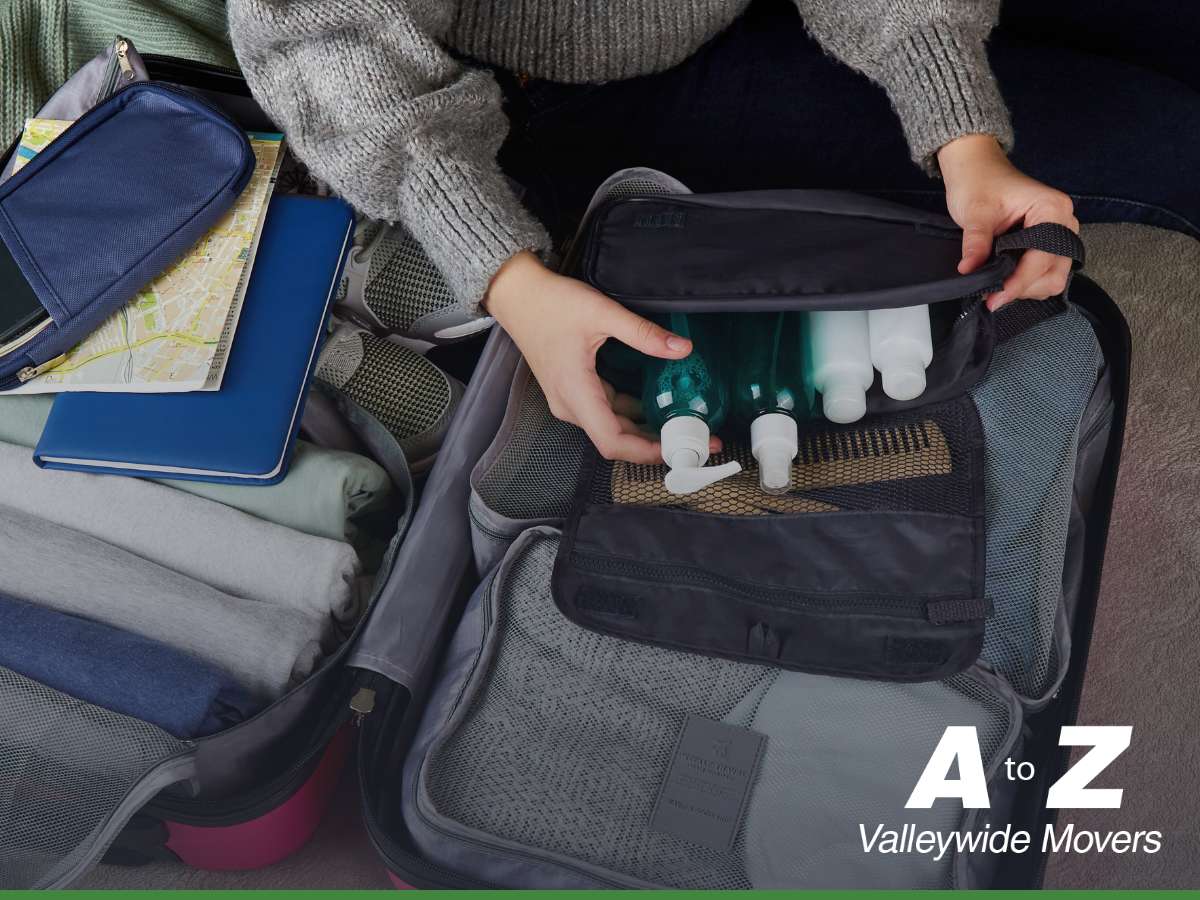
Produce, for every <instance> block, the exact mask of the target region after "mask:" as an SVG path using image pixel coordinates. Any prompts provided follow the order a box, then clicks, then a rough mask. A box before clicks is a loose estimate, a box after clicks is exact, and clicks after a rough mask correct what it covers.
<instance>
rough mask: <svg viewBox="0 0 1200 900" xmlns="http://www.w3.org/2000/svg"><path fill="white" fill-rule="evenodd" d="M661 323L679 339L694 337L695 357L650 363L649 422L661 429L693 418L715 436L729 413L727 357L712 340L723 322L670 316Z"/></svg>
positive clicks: (646, 387)
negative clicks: (679, 419)
mask: <svg viewBox="0 0 1200 900" xmlns="http://www.w3.org/2000/svg"><path fill="white" fill-rule="evenodd" d="M714 319H717V320H718V321H713V320H714ZM658 321H659V323H660V324H661V325H663V327H665V328H668V329H670V330H671V331H673V332H675V333H676V334H678V335H680V336H682V337H686V338H690V339H691V341H692V352H691V354H690V355H689V356H687V357H685V358H684V359H653V358H648V360H647V364H646V369H645V380H644V382H643V387H642V407H643V412H644V413H645V416H646V422H647V423H648V424H649V425H650V426H651V427H652V428H654V429H655V430H659V429H661V428H662V426H663V425H664V424H666V423H667V422H668V421H669V420H670V419H673V418H675V417H676V416H694V417H696V418H699V419H702V420H703V421H704V422H706V423H707V424H708V427H709V428H710V429H711V430H712V431H714V432H715V431H716V430H717V429H719V428H720V427H721V425H723V424H724V422H725V418H726V415H727V413H728V411H729V390H728V387H727V386H726V382H725V372H724V368H725V367H724V357H723V354H722V353H721V349H720V348H719V347H718V346H717V345H716V342H715V341H714V340H713V338H714V336H715V335H714V331H715V326H716V325H717V324H718V322H719V321H721V318H720V317H714V316H712V315H709V316H703V315H686V314H684V313H671V314H670V316H667V317H664V318H661V319H659V320H658Z"/></svg>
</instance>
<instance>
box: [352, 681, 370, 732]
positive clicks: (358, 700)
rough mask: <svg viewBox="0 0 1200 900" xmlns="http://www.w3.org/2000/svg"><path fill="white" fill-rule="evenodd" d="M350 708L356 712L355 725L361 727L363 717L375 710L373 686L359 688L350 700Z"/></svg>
mask: <svg viewBox="0 0 1200 900" xmlns="http://www.w3.org/2000/svg"><path fill="white" fill-rule="evenodd" d="M350 709H351V710H352V711H353V713H354V727H356V728H357V727H359V726H361V725H362V723H363V719H365V718H366V717H367V716H369V715H370V714H371V713H373V712H374V711H375V691H374V690H373V689H372V688H359V689H358V692H357V693H356V694H355V695H354V697H353V698H351V700H350Z"/></svg>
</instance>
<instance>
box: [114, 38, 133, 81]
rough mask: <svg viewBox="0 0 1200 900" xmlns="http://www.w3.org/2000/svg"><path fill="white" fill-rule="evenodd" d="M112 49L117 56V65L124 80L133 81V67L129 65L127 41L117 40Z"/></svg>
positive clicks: (123, 39)
mask: <svg viewBox="0 0 1200 900" xmlns="http://www.w3.org/2000/svg"><path fill="white" fill-rule="evenodd" d="M113 49H114V51H115V52H116V55H117V65H118V66H120V67H121V72H122V73H123V74H124V75H125V80H126V81H133V66H132V65H130V63H129V41H127V40H125V38H117V43H116V45H115V46H114V48H113Z"/></svg>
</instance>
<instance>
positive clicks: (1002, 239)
mask: <svg viewBox="0 0 1200 900" xmlns="http://www.w3.org/2000/svg"><path fill="white" fill-rule="evenodd" d="M994 249H995V252H996V254H997V255H999V254H1001V253H1015V254H1018V255H1019V254H1021V253H1023V252H1024V251H1026V250H1042V251H1044V252H1046V253H1053V254H1054V255H1055V256H1065V257H1067V258H1068V259H1069V260H1071V271H1072V272H1076V271H1078V270H1079V269H1081V268H1083V262H1084V255H1085V254H1084V249H1083V241H1081V240H1080V239H1079V235H1077V234H1076V233H1075V232H1074V231H1072V230H1071V229H1070V228H1068V227H1067V226H1066V225H1060V224H1059V223H1057V222H1042V223H1040V224H1038V225H1030V226H1029V227H1028V228H1022V229H1021V230H1020V231H1012V232H1009V233H1008V234H1002V235H1000V236H999V237H998V238H996V243H995V248H994Z"/></svg>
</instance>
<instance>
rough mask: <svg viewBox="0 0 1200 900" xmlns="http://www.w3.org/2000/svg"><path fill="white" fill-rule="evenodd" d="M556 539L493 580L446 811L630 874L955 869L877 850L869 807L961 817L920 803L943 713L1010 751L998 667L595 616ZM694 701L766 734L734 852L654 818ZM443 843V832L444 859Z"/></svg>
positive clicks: (855, 877) (955, 823) (724, 878)
mask: <svg viewBox="0 0 1200 900" xmlns="http://www.w3.org/2000/svg"><path fill="white" fill-rule="evenodd" d="M557 547H558V540H557V537H554V536H551V535H548V534H547V535H544V536H537V537H535V538H534V539H532V540H526V541H525V542H524V543H523V544H522V546H521V549H520V550H519V551H515V552H514V554H513V555H512V556H510V557H509V560H508V563H507V564H506V568H505V569H502V570H501V572H500V574H499V575H498V576H497V577H496V579H495V580H494V581H493V582H492V584H491V588H490V590H488V591H487V593H486V595H485V596H484V597H483V599H482V602H484V603H485V604H487V605H488V608H489V616H488V617H486V618H487V621H488V622H489V623H490V627H491V628H492V629H494V630H495V634H496V641H495V644H494V645H493V646H492V647H491V649H490V650H489V652H488V653H486V654H483V655H482V656H481V657H479V662H478V663H477V668H476V670H475V672H474V676H473V678H472V679H471V682H470V685H469V686H468V688H467V690H466V692H465V694H464V696H463V699H462V703H463V704H464V705H465V706H466V707H467V708H466V712H465V714H464V715H463V716H462V717H461V718H460V719H458V720H457V722H456V724H455V725H454V727H453V730H452V731H451V732H450V733H449V734H447V735H446V737H445V739H444V740H442V741H441V742H439V743H438V744H436V745H435V749H434V750H433V751H432V753H431V754H430V756H429V757H428V759H427V762H426V764H425V775H424V785H425V789H426V791H427V794H426V796H427V797H428V800H429V808H430V811H431V812H433V813H434V814H436V815H438V816H441V817H445V818H446V819H449V820H452V821H453V822H455V823H458V824H459V825H462V826H466V827H468V828H471V829H474V831H475V835H474V836H472V837H471V838H470V840H471V842H472V844H473V845H478V844H479V843H484V844H486V843H487V842H488V841H489V840H494V839H499V840H501V841H505V842H508V843H509V844H510V845H511V844H514V843H515V844H516V845H519V846H520V847H521V848H523V849H522V850H521V851H520V852H521V854H522V855H527V854H528V853H529V852H530V849H532V851H533V852H534V853H535V854H537V853H541V854H546V855H547V856H551V855H552V856H553V857H554V858H557V859H563V860H568V861H572V860H573V861H582V862H583V863H586V864H588V865H590V866H593V867H596V868H597V869H598V870H599V872H600V874H599V875H598V877H599V878H601V879H602V880H605V881H610V882H613V883H615V884H617V885H622V886H641V885H646V884H649V885H654V886H663V887H671V888H685V889H742V888H785V887H786V888H813V887H895V886H904V887H914V888H937V887H949V886H951V885H952V884H953V881H954V878H953V872H952V864H951V860H950V859H943V860H942V861H940V862H933V861H931V860H930V859H929V858H928V857H921V856H919V855H917V854H912V855H909V856H907V857H905V856H901V857H895V856H892V857H889V856H887V855H884V854H867V855H864V854H863V852H862V846H861V840H860V837H859V834H858V824H857V823H859V822H867V823H888V824H887V827H889V828H891V827H895V828H899V827H901V825H902V824H905V823H912V824H914V825H916V826H917V827H918V828H935V829H942V830H953V829H956V828H958V827H960V826H961V824H962V820H963V815H964V812H963V809H962V808H961V806H958V807H956V806H955V805H954V804H948V803H941V804H936V805H935V807H934V808H933V809H932V810H904V803H905V800H906V799H907V795H908V792H909V791H910V790H911V788H912V785H913V784H915V783H916V780H917V778H918V776H919V775H920V772H921V771H922V769H923V767H924V765H925V763H926V762H927V761H928V759H929V754H930V753H931V752H932V750H933V748H934V746H935V745H936V743H937V741H938V739H939V738H940V736H941V734H942V731H943V729H944V727H945V726H946V725H949V724H955V725H973V726H975V727H976V728H977V729H978V734H979V737H980V744H981V747H982V750H983V754H984V757H983V758H984V765H985V766H990V765H992V764H994V763H995V762H996V761H997V760H998V759H999V758H1001V755H1002V754H1003V753H1004V752H1006V750H1007V749H1008V747H1009V741H1011V739H1012V737H1013V736H1014V735H1015V732H1016V728H1015V726H1016V720H1017V715H1018V714H1017V713H1016V712H1015V710H1014V709H1013V704H1012V703H1010V702H1008V701H1006V700H1005V699H1003V698H1002V697H1001V696H999V695H998V694H997V693H996V690H995V688H994V687H991V686H989V685H987V684H985V683H984V682H981V681H979V680H976V679H975V678H974V677H973V676H970V675H962V676H956V677H955V678H952V679H950V680H949V681H946V682H943V683H939V682H926V683H922V684H882V683H879V682H869V681H860V680H855V679H843V678H830V677H825V676H820V675H805V674H802V673H797V672H784V671H780V670H777V669H772V668H768V667H765V666H758V665H753V664H747V663H739V662H734V661H730V660H724V659H719V658H715V657H709V656H701V655H697V654H689V653H681V652H677V651H674V650H668V649H664V648H660V647H655V646H651V645H647V644H641V643H637V642H632V641H625V640H621V639H619V638H614V637H610V636H607V635H603V634H599V633H596V632H593V631H590V630H587V629H584V628H580V627H579V626H577V625H575V624H574V623H572V622H570V621H569V620H568V619H566V618H564V617H563V616H562V615H561V614H560V613H559V612H558V609H557V607H556V606H555V604H554V600H553V598H552V597H551V594H550V573H551V569H552V567H553V565H554V559H555V554H556V553H557ZM475 639H476V640H477V639H478V638H477V637H476V638H475ZM689 715H698V716H703V717H705V718H708V719H711V720H715V721H723V722H726V723H728V724H731V725H737V726H743V727H748V728H751V729H754V730H755V731H757V732H759V733H760V734H763V735H765V736H766V741H765V744H764V751H763V756H762V759H761V761H760V764H759V769H758V777H757V780H756V782H755V784H754V786H753V788H752V790H751V792H750V796H749V799H748V804H747V807H746V810H745V813H744V815H743V817H742V821H741V824H740V826H739V827H738V828H737V831H736V835H735V839H734V843H733V847H732V848H731V849H730V850H729V851H727V852H721V851H717V850H713V849H709V848H706V847H704V846H701V845H699V844H696V843H693V842H690V841H687V840H683V839H682V838H680V837H676V836H674V835H672V834H669V833H665V832H660V831H654V830H651V828H650V827H649V823H650V820H651V811H652V809H653V808H654V805H655V803H656V800H657V797H658V792H659V789H660V786H661V785H662V783H663V779H664V778H665V776H666V773H667V770H668V768H669V766H670V764H671V758H672V754H673V751H674V747H675V742H676V740H677V738H678V735H679V733H680V730H681V729H682V727H683V724H684V721H685V720H686V718H687V717H688V716H689ZM446 844H447V841H446V839H445V838H437V839H435V840H434V841H433V843H432V844H431V846H430V847H429V848H427V851H426V852H428V853H432V854H433V856H434V858H435V860H436V858H437V853H438V850H439V849H441V850H442V851H443V852H445V851H446ZM446 862H448V863H451V864H452V861H451V860H446ZM567 865H568V866H570V863H569V862H568V863H567ZM576 868H577V867H576Z"/></svg>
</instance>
